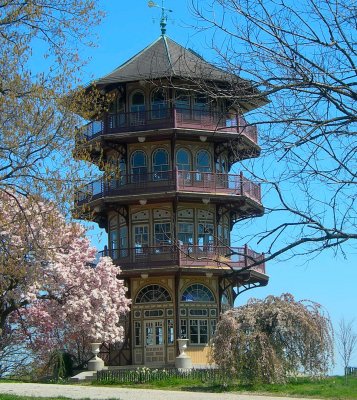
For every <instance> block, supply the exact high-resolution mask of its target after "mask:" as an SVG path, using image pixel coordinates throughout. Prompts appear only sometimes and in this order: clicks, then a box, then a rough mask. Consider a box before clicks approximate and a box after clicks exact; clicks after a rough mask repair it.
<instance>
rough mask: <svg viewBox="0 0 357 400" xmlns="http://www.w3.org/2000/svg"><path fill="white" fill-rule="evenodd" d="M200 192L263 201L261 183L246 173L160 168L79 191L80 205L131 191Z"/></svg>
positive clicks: (90, 185) (143, 193) (102, 180)
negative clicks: (161, 169) (254, 180)
mask: <svg viewBox="0 0 357 400" xmlns="http://www.w3.org/2000/svg"><path fill="white" fill-rule="evenodd" d="M163 190H164V191H165V192H168V191H170V190H171V191H181V192H192V193H194V192H199V193H207V194H211V195H219V194H221V195H236V196H246V197H248V198H250V199H252V200H254V201H256V202H258V203H261V190H260V185H259V184H256V183H254V182H252V181H250V180H249V179H247V178H245V177H244V176H243V174H242V173H241V174H239V175H234V174H221V173H214V172H199V171H177V170H176V171H160V172H154V173H146V174H128V175H123V176H121V177H120V178H118V179H104V178H102V179H100V180H97V181H94V182H91V183H89V184H88V185H86V186H85V187H83V188H82V189H81V190H80V191H78V192H77V199H76V200H77V201H76V203H77V205H78V206H80V205H82V204H85V203H88V202H90V201H93V200H95V199H98V198H104V197H109V196H123V195H131V194H138V195H139V194H140V195H145V194H152V193H156V192H160V191H163Z"/></svg>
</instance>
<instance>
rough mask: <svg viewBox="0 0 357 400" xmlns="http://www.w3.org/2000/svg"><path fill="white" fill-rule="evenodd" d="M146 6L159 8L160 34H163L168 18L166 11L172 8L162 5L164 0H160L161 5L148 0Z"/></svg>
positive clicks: (168, 11)
mask: <svg viewBox="0 0 357 400" xmlns="http://www.w3.org/2000/svg"><path fill="white" fill-rule="evenodd" d="M148 6H149V7H150V8H152V7H157V8H161V19H160V26H161V34H162V35H165V33H166V25H167V18H168V17H167V15H168V13H170V12H172V10H170V9H169V8H165V7H164V0H162V4H161V6H159V5H158V4H156V3H155V2H153V1H149V2H148Z"/></svg>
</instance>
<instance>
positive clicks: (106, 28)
mask: <svg viewBox="0 0 357 400" xmlns="http://www.w3.org/2000/svg"><path fill="white" fill-rule="evenodd" d="M157 2H158V3H159V4H161V0H158V1H157ZM99 3H100V4H101V5H102V7H103V9H104V10H106V12H107V16H106V18H105V20H104V22H103V24H102V25H101V26H100V28H99V29H97V33H98V41H97V47H96V48H93V49H91V50H89V51H88V52H87V53H86V54H85V56H90V57H91V61H90V62H89V64H88V65H87V66H86V68H85V75H84V76H85V79H86V80H87V82H88V81H89V80H91V79H92V78H98V77H100V76H103V75H105V74H106V73H108V72H110V71H112V70H113V69H114V68H116V67H117V66H119V65H120V64H122V63H123V62H124V61H126V60H127V59H128V58H130V57H131V56H133V55H134V54H136V53H137V52H139V51H140V50H142V49H143V48H144V47H146V46H147V45H149V44H150V43H151V42H153V41H154V40H155V39H157V37H158V36H159V35H160V27H159V20H160V10H159V9H158V8H149V7H148V6H147V1H146V0H132V1H122V0H119V1H104V0H102V1H100V2H99ZM165 4H166V7H167V8H171V9H172V10H173V13H171V14H170V21H169V22H168V27H167V34H168V36H170V37H171V38H172V39H173V40H175V41H177V42H179V43H180V44H182V45H183V46H186V47H189V48H192V49H194V50H195V51H197V52H198V53H200V54H202V55H203V56H204V57H205V58H206V59H207V60H211V61H214V53H213V51H212V50H210V41H211V36H210V33H209V32H203V33H202V32H198V30H196V29H195V27H196V26H197V21H196V20H195V19H194V17H193V16H192V14H191V13H190V10H189V0H176V1H174V0H166V1H165ZM153 19H154V21H153ZM248 118H249V117H248ZM263 191H264V188H263ZM265 201H269V199H266V200H265ZM236 229H239V227H238V226H236V227H235V228H234V230H233V236H234V232H235V230H236ZM91 236H92V240H93V243H94V244H96V245H97V246H98V247H103V245H104V243H105V236H104V235H102V236H101V239H98V236H97V231H93V232H92V233H91ZM241 244H244V243H235V245H241ZM345 250H346V255H345V258H344V257H343V256H342V255H339V256H335V255H334V254H333V252H332V251H326V252H325V253H323V254H321V255H319V256H318V257H316V258H314V259H313V260H309V259H308V258H307V257H299V258H293V259H290V260H288V261H271V262H269V264H268V265H267V272H268V274H269V276H270V282H269V285H268V286H267V287H265V288H258V289H254V290H251V291H248V292H246V293H243V294H242V295H241V296H239V297H238V299H237V302H236V305H241V304H244V303H245V302H246V301H247V300H248V299H249V298H250V297H256V298H264V297H266V296H267V295H269V294H273V295H280V294H281V293H285V292H290V293H292V294H293V295H294V296H295V298H296V299H298V300H302V299H310V300H313V301H316V302H318V303H320V304H322V305H323V306H324V307H325V308H326V310H327V311H328V312H329V314H330V316H331V319H332V322H333V324H334V326H335V327H336V326H337V323H338V321H339V320H340V319H341V318H345V319H346V320H352V319H354V318H356V321H355V325H354V326H355V330H356V331H357V293H356V292H357V289H356V283H357V262H356V252H355V251H353V250H352V249H351V248H349V247H346V249H345ZM336 360H337V366H336V368H335V370H334V372H335V373H342V367H341V364H340V362H339V359H338V356H337V355H336ZM352 364H353V365H357V352H356V354H355V356H354V358H353V359H352Z"/></svg>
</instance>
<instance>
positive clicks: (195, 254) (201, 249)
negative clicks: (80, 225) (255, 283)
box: [99, 244, 265, 274]
mask: <svg viewBox="0 0 357 400" xmlns="http://www.w3.org/2000/svg"><path fill="white" fill-rule="evenodd" d="M99 255H100V256H102V257H104V256H107V257H111V258H112V259H113V260H114V261H115V262H117V263H118V265H119V266H120V267H122V268H123V269H125V270H126V271H127V270H135V269H148V270H150V269H157V268H162V267H167V266H178V267H184V268H191V267H192V268H200V267H201V268H202V267H206V266H213V267H215V268H218V267H230V268H232V269H233V270H239V269H242V268H246V267H249V266H250V265H252V264H254V263H255V262H257V261H262V260H263V259H264V254H260V253H256V252H255V251H253V250H251V249H249V248H248V247H247V246H244V247H228V246H216V245H211V244H208V245H202V246H201V245H185V244H183V245H179V244H177V245H173V244H167V245H159V246H143V247H132V248H122V249H105V250H103V251H101V252H100V253H99ZM252 269H253V270H255V271H258V272H260V273H262V274H265V263H264V262H262V263H261V264H259V265H256V266H254V267H252Z"/></svg>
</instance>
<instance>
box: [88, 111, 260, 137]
mask: <svg viewBox="0 0 357 400" xmlns="http://www.w3.org/2000/svg"><path fill="white" fill-rule="evenodd" d="M165 128H186V129H198V130H204V131H221V132H234V133H240V134H241V135H244V136H246V137H247V138H249V139H250V140H251V141H253V142H254V143H257V140H258V135H257V128H256V126H254V125H248V124H247V122H246V121H245V119H244V118H243V117H242V116H239V115H238V114H237V115H236V116H235V117H234V118H233V119H227V118H226V116H225V114H224V113H218V112H211V111H202V110H189V109H182V108H175V107H172V108H161V109H158V110H149V111H138V112H127V113H117V114H106V116H105V117H104V119H103V120H102V121H92V122H89V123H88V124H87V125H85V126H84V127H83V128H82V132H81V133H82V136H83V139H84V140H91V139H93V138H95V137H97V136H101V135H105V134H113V133H121V132H135V131H147V130H152V129H165Z"/></svg>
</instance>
